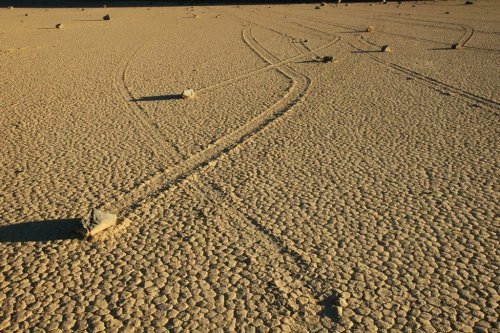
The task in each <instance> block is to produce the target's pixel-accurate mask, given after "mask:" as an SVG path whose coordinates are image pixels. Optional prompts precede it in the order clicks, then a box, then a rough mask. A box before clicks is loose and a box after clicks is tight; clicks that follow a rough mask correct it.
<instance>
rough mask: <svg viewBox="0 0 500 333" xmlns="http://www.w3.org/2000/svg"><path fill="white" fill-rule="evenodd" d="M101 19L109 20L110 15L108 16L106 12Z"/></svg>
mask: <svg viewBox="0 0 500 333" xmlns="http://www.w3.org/2000/svg"><path fill="white" fill-rule="evenodd" d="M102 19H103V20H104V21H109V20H111V17H110V16H109V15H108V14H106V15H104V16H103V17H102Z"/></svg>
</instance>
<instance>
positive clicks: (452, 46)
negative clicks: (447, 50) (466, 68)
mask: <svg viewBox="0 0 500 333" xmlns="http://www.w3.org/2000/svg"><path fill="white" fill-rule="evenodd" d="M462 47H463V45H462V44H460V43H455V44H452V45H451V48H452V49H453V50H458V49H461V48H462Z"/></svg>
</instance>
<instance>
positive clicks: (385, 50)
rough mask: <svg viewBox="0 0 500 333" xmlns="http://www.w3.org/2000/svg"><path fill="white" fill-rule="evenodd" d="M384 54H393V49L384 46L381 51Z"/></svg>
mask: <svg viewBox="0 0 500 333" xmlns="http://www.w3.org/2000/svg"><path fill="white" fill-rule="evenodd" d="M380 51H382V52H392V49H391V48H390V47H389V45H384V46H382V48H381V50H380Z"/></svg>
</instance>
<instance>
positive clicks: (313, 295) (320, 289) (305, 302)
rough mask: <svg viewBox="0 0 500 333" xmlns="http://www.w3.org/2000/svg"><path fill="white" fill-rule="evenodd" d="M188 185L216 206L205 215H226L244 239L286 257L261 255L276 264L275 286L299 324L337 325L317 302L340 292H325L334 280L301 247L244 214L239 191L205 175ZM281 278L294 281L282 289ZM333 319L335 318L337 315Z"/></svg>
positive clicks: (233, 228)
mask: <svg viewBox="0 0 500 333" xmlns="http://www.w3.org/2000/svg"><path fill="white" fill-rule="evenodd" d="M188 186H190V187H191V188H192V189H193V190H195V191H196V192H198V193H199V194H200V195H201V196H203V197H204V198H205V199H206V200H207V201H208V202H210V203H212V205H211V206H212V207H213V208H212V209H211V210H210V211H207V212H205V215H207V214H212V213H214V214H220V215H222V216H225V217H227V218H226V219H225V220H226V221H228V226H229V227H230V228H231V229H232V230H233V232H235V233H237V234H239V235H241V237H243V238H248V237H250V238H251V239H252V241H253V243H254V244H253V245H252V246H259V247H261V248H263V249H264V250H265V251H266V253H269V254H271V253H274V254H276V255H279V256H281V257H282V258H283V259H284V262H283V263H281V262H279V261H273V258H272V257H271V256H269V257H266V258H262V261H263V263H267V264H268V265H271V266H272V267H273V270H272V271H271V272H269V274H270V275H271V277H272V278H273V280H274V281H273V284H274V285H273V286H272V287H273V288H274V289H277V290H278V292H277V294H278V296H279V297H280V299H282V303H283V304H284V305H285V308H286V309H288V310H289V311H290V312H291V313H293V314H295V313H298V314H299V317H295V320H296V323H297V324H298V325H300V326H302V327H304V326H306V327H307V329H309V330H310V329H311V328H316V329H317V328H321V326H322V327H326V328H328V329H330V330H333V329H334V328H335V327H336V323H335V322H332V321H331V320H329V319H327V318H321V317H319V316H318V314H319V313H320V306H319V305H318V302H319V300H321V299H324V298H326V297H328V296H330V297H331V296H332V295H333V297H334V298H337V297H339V296H340V294H339V293H338V291H332V290H328V291H327V292H326V293H325V289H326V288H328V289H329V288H331V285H332V283H330V282H329V281H324V280H323V279H322V278H321V277H319V276H318V274H317V273H316V272H315V271H314V268H313V267H312V266H311V265H310V264H309V262H308V260H306V259H305V258H304V257H303V256H302V255H301V254H300V252H301V251H300V250H296V249H294V246H293V245H292V244H288V243H287V242H286V241H283V240H282V239H281V238H280V237H279V236H276V235H274V234H273V232H272V231H271V230H269V229H268V228H266V226H264V225H263V224H261V223H260V222H259V221H257V219H255V218H253V217H252V216H250V215H248V214H247V213H244V212H245V211H247V207H245V205H244V204H243V199H242V198H240V197H238V196H237V195H236V194H234V193H230V194H228V193H225V192H223V190H222V189H221V188H220V187H219V186H217V185H216V184H214V183H212V182H211V180H209V179H203V176H201V177H199V178H197V179H196V181H195V182H189V183H188ZM282 281H293V283H290V282H289V284H288V286H286V287H284V288H283V286H281V284H279V282H282ZM290 288H293V293H290V291H289V290H287V289H290ZM330 319H333V320H334V321H335V320H337V319H338V318H330ZM306 327H304V328H306ZM307 329H306V330H307Z"/></svg>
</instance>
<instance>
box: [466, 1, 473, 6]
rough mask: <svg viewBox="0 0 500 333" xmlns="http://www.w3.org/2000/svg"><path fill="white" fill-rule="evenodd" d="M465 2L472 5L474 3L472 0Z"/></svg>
mask: <svg viewBox="0 0 500 333" xmlns="http://www.w3.org/2000/svg"><path fill="white" fill-rule="evenodd" d="M465 4H466V5H473V4H474V2H472V1H466V2H465Z"/></svg>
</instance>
